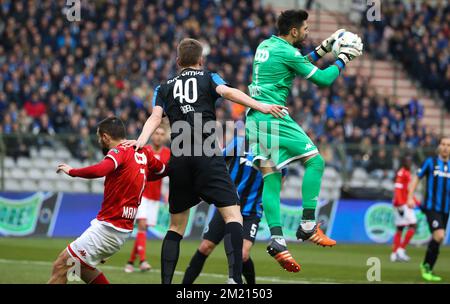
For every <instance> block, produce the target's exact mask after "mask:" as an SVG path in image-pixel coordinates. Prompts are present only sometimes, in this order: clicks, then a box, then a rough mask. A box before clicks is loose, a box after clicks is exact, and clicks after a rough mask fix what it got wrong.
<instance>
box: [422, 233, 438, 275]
mask: <svg viewBox="0 0 450 304" xmlns="http://www.w3.org/2000/svg"><path fill="white" fill-rule="evenodd" d="M439 246H440V244H439V243H438V242H436V241H435V240H434V239H432V240H431V241H430V242H429V243H428V248H427V253H426V254H425V260H424V261H423V263H424V264H428V265H430V269H431V270H432V269H433V267H434V264H435V263H436V260H437V258H438V255H439Z"/></svg>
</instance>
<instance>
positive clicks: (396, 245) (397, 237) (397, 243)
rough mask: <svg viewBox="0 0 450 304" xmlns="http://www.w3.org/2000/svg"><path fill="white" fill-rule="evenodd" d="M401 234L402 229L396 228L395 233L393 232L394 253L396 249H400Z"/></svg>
mask: <svg viewBox="0 0 450 304" xmlns="http://www.w3.org/2000/svg"><path fill="white" fill-rule="evenodd" d="M402 234H403V227H397V231H396V232H395V235H394V241H393V244H392V252H396V251H397V249H398V248H399V247H400V244H401V240H402Z"/></svg>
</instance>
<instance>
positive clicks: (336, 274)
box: [0, 238, 450, 284]
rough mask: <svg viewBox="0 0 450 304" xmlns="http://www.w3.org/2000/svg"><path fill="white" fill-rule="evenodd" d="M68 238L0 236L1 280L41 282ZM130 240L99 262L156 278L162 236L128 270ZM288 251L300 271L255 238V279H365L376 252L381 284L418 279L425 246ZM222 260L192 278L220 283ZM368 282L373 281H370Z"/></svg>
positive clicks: (140, 277) (123, 276)
mask: <svg viewBox="0 0 450 304" xmlns="http://www.w3.org/2000/svg"><path fill="white" fill-rule="evenodd" d="M70 241H71V239H36V238H0V283H45V282H46V281H47V280H48V278H49V276H50V271H51V265H52V261H53V260H54V259H55V258H56V257H57V255H58V254H59V252H60V251H61V250H62V249H63V248H65V246H66V245H67V244H68V243H69V242H70ZM198 244H199V242H198V241H188V240H185V241H183V242H182V245H181V252H180V259H179V262H178V265H177V272H176V274H175V277H174V283H180V282H181V280H182V277H183V273H184V271H185V269H186V267H187V265H188V263H189V260H190V258H191V256H192V254H193V253H194V252H195V250H196V248H197V246H198ZM132 245H133V240H129V241H128V242H127V243H126V244H125V246H124V248H123V249H122V250H121V251H120V252H119V253H117V254H116V255H115V256H113V257H112V258H111V259H109V260H108V261H107V263H106V264H104V265H101V266H100V267H99V268H100V269H102V270H103V271H104V272H105V274H106V276H107V278H108V279H109V280H110V281H111V283H127V284H128V283H159V282H160V270H159V269H160V265H159V263H160V262H159V255H160V250H161V241H153V240H152V241H148V243H147V251H148V253H147V255H148V256H147V258H148V261H149V262H150V264H151V265H152V266H153V269H152V270H151V271H150V272H146V273H141V272H139V271H137V272H135V273H131V274H127V273H124V272H123V266H124V265H125V262H126V261H127V259H128V257H129V253H130V250H131V248H132ZM290 250H291V252H292V254H293V256H294V257H295V258H297V259H298V261H299V262H300V263H301V264H302V270H301V271H300V272H299V273H295V274H294V273H288V272H286V271H284V270H283V269H281V268H280V267H279V265H278V264H277V263H276V262H275V260H273V259H272V258H271V257H270V256H269V255H268V254H267V253H266V252H265V243H256V245H255V246H254V248H253V250H252V254H251V256H252V259H253V261H254V263H255V268H256V275H257V283H266V284H270V283H369V282H368V281H367V275H366V273H367V271H368V269H369V268H370V266H367V260H368V259H369V258H370V257H377V258H379V259H380V262H381V283H422V282H423V281H422V279H421V277H420V272H419V264H420V263H421V261H422V259H423V256H424V254H425V250H426V248H425V247H420V248H417V247H410V248H409V249H408V254H409V255H410V256H411V258H412V259H411V262H409V263H391V262H390V261H389V254H390V247H389V246H387V245H349V244H338V245H337V246H336V247H334V248H322V247H317V246H315V245H312V244H299V243H291V244H290ZM435 270H436V273H437V274H438V275H440V276H442V278H443V282H444V283H449V282H450V248H449V247H443V248H441V254H440V257H439V260H438V262H437V264H436V267H435ZM226 274H227V261H226V258H225V255H224V250H223V246H222V245H220V246H219V247H218V248H216V250H215V251H214V253H213V254H212V255H211V256H210V257H209V259H208V260H207V262H206V265H205V267H204V269H203V274H202V275H201V276H200V277H199V278H198V280H197V281H196V282H197V283H225V282H226V277H227V275H226ZM370 283H372V282H370Z"/></svg>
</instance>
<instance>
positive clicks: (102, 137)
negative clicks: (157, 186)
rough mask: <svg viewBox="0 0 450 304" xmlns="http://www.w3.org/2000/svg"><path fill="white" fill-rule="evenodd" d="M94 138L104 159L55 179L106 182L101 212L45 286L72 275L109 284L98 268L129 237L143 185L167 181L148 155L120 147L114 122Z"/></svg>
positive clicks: (120, 132) (121, 129)
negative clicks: (65, 178)
mask: <svg viewBox="0 0 450 304" xmlns="http://www.w3.org/2000/svg"><path fill="white" fill-rule="evenodd" d="M97 137H98V140H99V143H100V145H101V147H102V149H103V153H104V154H105V158H104V159H103V160H102V161H101V162H99V163H97V164H95V165H92V166H89V167H85V168H79V169H75V168H72V167H70V166H69V165H67V164H61V165H59V166H58V169H57V173H59V172H64V173H65V174H67V175H70V176H72V177H83V178H99V177H104V176H106V178H105V191H104V197H103V202H102V207H101V210H100V212H99V213H98V214H97V217H96V218H95V219H94V220H92V221H91V226H90V227H89V228H88V229H87V230H86V231H85V232H83V234H82V235H81V236H80V237H79V238H77V239H76V240H75V241H73V242H72V243H70V244H69V245H68V246H67V248H66V249H64V250H63V251H62V252H61V253H60V255H59V256H58V258H57V259H56V261H55V263H54V264H53V271H52V276H51V278H50V280H49V282H48V283H53V284H63V283H67V273H68V272H71V271H72V270H71V269H74V271H75V273H77V275H78V276H79V277H80V278H81V279H82V280H83V281H84V282H86V283H89V284H108V283H109V282H108V280H107V279H106V277H105V276H104V275H103V273H102V272H101V271H99V270H98V269H97V265H98V264H99V263H101V262H104V261H105V259H107V258H109V257H111V256H112V255H114V254H115V253H116V252H118V251H119V250H120V248H121V247H122V246H123V244H124V242H125V240H126V239H127V238H128V237H129V236H130V234H131V232H132V231H133V227H134V220H135V217H136V213H137V210H138V206H139V204H140V201H141V197H142V192H143V191H144V186H145V184H146V182H147V180H156V179H158V178H162V177H164V176H165V175H166V169H165V165H164V164H163V163H162V162H161V161H160V160H158V159H156V158H155V157H154V155H153V152H152V151H150V150H147V149H139V150H137V151H134V150H133V149H130V148H125V147H124V146H123V144H122V142H123V140H124V139H125V126H124V125H123V123H122V121H121V120H120V119H119V118H117V117H109V118H106V119H104V120H103V121H101V122H100V123H99V124H98V129H97Z"/></svg>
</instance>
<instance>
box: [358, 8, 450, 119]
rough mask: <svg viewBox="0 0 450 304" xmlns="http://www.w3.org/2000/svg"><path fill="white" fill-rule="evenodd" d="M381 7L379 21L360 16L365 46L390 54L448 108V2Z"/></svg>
mask: <svg viewBox="0 0 450 304" xmlns="http://www.w3.org/2000/svg"><path fill="white" fill-rule="evenodd" d="M381 10H382V12H381V14H382V16H383V18H382V20H381V21H380V22H368V21H367V19H366V18H362V19H361V20H362V24H363V26H364V42H365V43H366V44H365V46H366V47H367V49H368V50H369V51H371V52H373V53H375V55H377V56H384V55H386V54H390V55H392V56H393V58H395V59H396V60H398V61H400V62H401V63H402V64H403V67H404V68H405V69H406V70H407V71H408V73H409V74H410V76H411V77H413V78H414V79H416V80H417V81H418V82H420V83H421V85H422V86H424V87H426V88H428V89H429V90H432V91H435V92H438V94H439V95H440V96H441V97H442V99H444V101H445V104H446V106H447V108H448V109H449V110H450V43H449V39H450V3H449V2H448V1H437V3H435V4H433V3H432V2H430V1H421V2H420V3H417V2H414V1H410V2H403V1H387V2H386V3H384V2H383V5H382V6H381ZM384 41H386V42H387V43H383V42H384ZM380 45H383V46H384V47H381V48H380Z"/></svg>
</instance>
